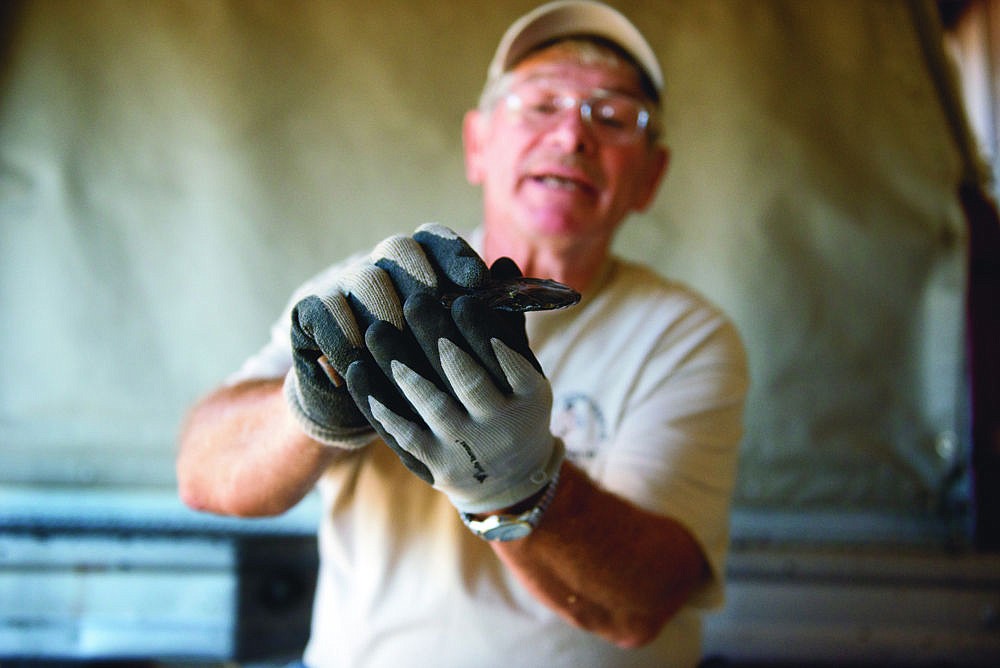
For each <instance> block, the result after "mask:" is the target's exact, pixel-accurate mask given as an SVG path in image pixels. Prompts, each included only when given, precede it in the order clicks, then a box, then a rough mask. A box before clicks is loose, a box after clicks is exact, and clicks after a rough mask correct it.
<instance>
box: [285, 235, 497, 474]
mask: <svg viewBox="0 0 1000 668" xmlns="http://www.w3.org/2000/svg"><path fill="white" fill-rule="evenodd" d="M488 277H489V271H488V269H487V268H486V266H485V265H484V264H483V262H482V260H481V259H480V258H479V256H478V255H477V254H476V253H475V252H474V251H473V250H472V249H471V248H470V247H469V246H468V244H466V243H465V242H464V241H463V240H462V239H461V238H459V237H458V236H457V235H455V233H454V232H452V231H451V230H449V229H448V228H446V227H443V226H441V225H435V224H428V225H423V226H421V227H420V228H418V230H417V232H416V233H415V234H414V235H413V237H407V236H394V237H390V238H388V239H386V240H384V241H383V242H381V243H380V244H378V246H376V247H375V249H374V250H373V251H372V253H371V255H370V256H369V257H368V258H366V259H364V260H362V261H359V262H357V263H355V264H354V265H352V266H351V267H349V268H348V269H347V270H346V271H345V272H344V273H343V274H342V275H341V276H340V277H339V278H338V280H337V282H336V285H335V287H334V289H333V290H331V291H330V292H329V293H328V294H324V295H311V296H309V297H306V298H305V299H303V300H301V301H300V302H299V303H298V304H296V306H295V308H294V309H293V311H292V327H291V343H292V357H293V367H292V369H291V370H290V371H289V373H288V376H287V377H286V379H285V397H286V400H287V401H288V405H289V407H290V408H291V410H292V413H293V415H295V417H296V418H297V420H298V422H299V424H300V425H301V426H302V428H303V430H304V431H305V433H306V434H308V435H309V436H311V437H312V438H314V439H316V440H318V441H320V442H322V443H326V444H328V445H334V446H338V447H342V448H347V449H355V448H360V447H362V446H364V445H366V444H367V443H369V442H370V441H371V440H373V439H374V437H375V433H374V432H373V430H372V428H371V425H370V424H369V421H368V419H366V415H365V413H368V410H367V405H366V406H365V409H366V410H365V411H364V412H362V411H359V410H358V406H357V405H356V404H355V402H354V401H353V400H352V398H351V396H350V393H349V392H348V389H347V387H346V385H345V384H344V382H343V378H345V377H346V374H347V370H348V368H349V367H350V365H351V364H352V363H354V362H358V361H364V360H371V357H370V354H369V353H368V351H367V350H366V347H365V343H364V337H363V335H362V332H364V331H365V329H367V328H368V327H369V326H370V325H371V324H373V323H375V322H382V323H388V324H389V325H391V326H392V328H394V329H395V330H396V331H400V332H404V331H406V322H405V319H404V317H403V312H402V307H401V304H400V296H403V297H404V298H405V297H406V296H408V295H411V294H416V293H421V294H427V295H433V296H436V297H440V295H441V294H443V293H445V292H454V291H456V290H460V289H471V288H475V287H476V286H478V285H480V284H482V283H484V282H485V281H486V280H487V279H488ZM397 288H398V292H397ZM417 366H418V368H420V369H422V370H424V371H426V363H425V364H424V365H423V366H421V365H419V364H417ZM369 384H370V385H371V386H372V387H373V388H376V391H377V392H379V394H380V396H383V397H390V396H391V395H392V394H393V393H394V392H395V391H394V390H393V388H392V385H391V383H389V381H388V379H385V378H377V377H373V378H371V379H369ZM387 401H389V403H390V404H391V405H393V406H394V407H395V408H396V409H397V410H400V411H404V412H405V411H406V410H407V405H406V402H405V400H404V399H403V398H402V396H401V395H399V394H398V393H395V397H393V398H391V399H389V398H387ZM401 456H402V457H403V459H404V462H406V463H407V464H408V465H412V466H414V467H416V468H417V469H418V470H421V469H422V466H421V465H419V463H417V462H412V461H410V460H409V457H408V456H404V455H401Z"/></svg>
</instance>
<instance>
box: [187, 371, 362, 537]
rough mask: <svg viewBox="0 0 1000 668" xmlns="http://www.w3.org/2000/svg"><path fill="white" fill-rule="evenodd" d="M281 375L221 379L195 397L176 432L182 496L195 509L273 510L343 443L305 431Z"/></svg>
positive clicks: (305, 485)
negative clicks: (287, 398) (228, 383)
mask: <svg viewBox="0 0 1000 668" xmlns="http://www.w3.org/2000/svg"><path fill="white" fill-rule="evenodd" d="M282 382H283V379H280V378H278V379H274V380H254V381H246V382H243V383H239V384H237V385H233V386H225V387H221V388H219V389H217V390H215V391H214V392H212V393H211V394H209V395H207V396H206V397H204V398H203V399H202V400H201V401H199V402H198V403H197V404H196V405H195V406H194V408H192V409H191V412H190V413H189V415H188V418H187V421H186V422H185V424H184V427H183V429H182V432H181V438H180V452H179V454H178V457H177V478H178V485H179V490H180V496H181V499H182V500H183V501H184V503H186V504H187V505H188V506H190V507H192V508H194V509H196V510H203V511H208V512H214V513H221V514H226V515H239V516H245V517H252V516H262V515H277V514H280V513H283V512H285V511H286V510H288V509H290V508H291V507H293V506H294V505H295V504H296V503H298V502H299V501H300V500H302V498H303V497H304V496H305V495H306V494H307V493H308V492H309V491H310V490H311V489H312V487H313V485H315V483H316V481H317V480H318V479H319V477H320V475H322V473H323V471H324V470H325V469H326V468H327V467H328V466H329V465H330V464H331V463H333V462H334V461H335V460H336V459H337V458H339V457H344V456H346V455H348V454H349V452H348V451H346V450H341V449H339V448H335V447H330V446H325V445H323V444H321V443H318V442H316V441H314V440H312V439H311V438H309V437H308V436H306V435H305V434H304V433H303V431H302V429H301V427H300V426H299V425H298V423H297V422H296V421H295V420H294V419H293V417H292V415H291V413H290V412H289V409H288V404H287V402H286V401H285V398H284V397H283V395H282Z"/></svg>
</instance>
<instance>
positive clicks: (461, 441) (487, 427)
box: [347, 260, 564, 513]
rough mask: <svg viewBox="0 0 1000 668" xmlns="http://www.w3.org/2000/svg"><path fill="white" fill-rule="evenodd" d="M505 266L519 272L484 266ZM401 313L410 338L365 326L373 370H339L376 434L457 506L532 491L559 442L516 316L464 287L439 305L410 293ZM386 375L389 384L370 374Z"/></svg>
mask: <svg viewBox="0 0 1000 668" xmlns="http://www.w3.org/2000/svg"><path fill="white" fill-rule="evenodd" d="M512 271H513V272H516V275H519V272H517V269H516V265H514V264H513V262H511V261H509V260H504V261H498V263H497V264H495V265H494V267H493V272H492V273H493V277H494V278H499V277H503V275H504V274H507V275H510V272H512ZM404 316H405V318H406V322H407V324H408V325H409V333H410V334H411V335H410V336H408V335H406V333H405V332H400V331H399V330H398V329H397V328H395V327H393V326H391V325H389V324H387V323H384V322H376V323H373V324H372V325H371V326H370V327H369V328H368V329H367V332H366V335H365V339H366V343H367V345H368V349H369V351H370V352H371V355H372V358H373V360H374V362H375V364H377V365H378V367H379V368H378V369H374V368H372V366H371V362H370V361H368V360H359V361H357V362H354V363H352V364H351V365H350V367H349V369H348V373H347V381H348V387H349V388H350V390H351V393H352V394H353V395H354V398H355V401H356V403H357V404H358V406H360V407H361V408H362V410H365V412H366V414H367V415H368V417H369V420H371V422H372V424H373V425H374V426H375V428H376V430H378V432H379V434H380V435H381V436H382V438H383V440H385V442H386V443H387V444H389V445H390V447H392V448H393V449H394V450H395V451H396V452H397V453H398V454H400V456H401V457H402V458H404V462H405V461H407V460H409V461H411V462H412V461H416V462H419V464H420V467H419V468H416V467H414V466H413V465H412V464H408V465H409V466H410V468H411V470H414V472H416V473H418V474H421V475H422V477H424V479H425V480H427V482H429V483H431V484H432V485H433V486H434V487H435V488H436V489H438V490H440V491H442V492H444V493H445V494H446V495H447V496H448V498H449V499H450V501H451V502H452V504H453V505H454V506H455V507H456V508H457V509H458V510H460V511H462V512H467V513H477V512H484V511H489V510H497V509H501V508H505V507H508V506H511V505H513V504H515V503H517V502H519V501H522V500H524V499H526V498H528V497H530V496H532V495H534V494H535V493H537V492H539V491H540V490H541V489H542V488H543V487H545V486H546V485H547V484H548V483H549V481H550V480H551V479H552V476H553V475H554V474H555V473H556V471H557V470H558V469H559V466H560V464H561V462H562V459H563V454H564V450H563V446H562V442H561V441H559V440H558V439H556V438H554V437H553V436H552V434H551V432H550V430H549V420H550V413H551V409H552V392H551V388H550V386H549V383H548V381H547V380H546V378H545V376H544V374H543V373H542V371H541V367H540V365H539V364H538V361H537V360H536V359H535V357H534V355H533V354H532V352H531V350H530V348H529V347H528V341H527V336H526V335H525V332H524V316H523V314H520V313H501V312H498V311H495V310H493V309H490V308H489V307H488V306H486V305H485V304H484V303H483V302H481V301H480V300H478V299H477V298H476V297H475V296H473V295H466V296H460V297H458V298H457V299H455V301H454V302H453V303H452V305H451V307H450V309H449V308H447V307H445V306H443V305H442V303H441V300H439V299H435V298H434V297H433V296H431V295H428V294H426V293H414V294H412V295H411V296H409V297H408V298H407V299H406V301H405V302H404ZM428 366H429V367H430V369H429V370H428ZM380 370H381V372H380ZM383 374H384V375H383ZM386 377H387V378H389V379H391V382H392V385H393V387H392V388H390V389H389V390H386V389H385V387H384V385H383V386H381V387H380V386H379V384H378V383H377V382H373V380H374V379H378V378H386ZM393 390H394V391H393ZM399 396H402V397H403V398H405V405H404V406H403V408H402V409H401V408H400V402H399V400H398V398H399ZM366 408H367V410H366Z"/></svg>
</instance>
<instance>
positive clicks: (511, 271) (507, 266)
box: [490, 255, 524, 281]
mask: <svg viewBox="0 0 1000 668" xmlns="http://www.w3.org/2000/svg"><path fill="white" fill-rule="evenodd" d="M490 275H491V276H492V277H493V280H496V281H503V280H507V279H511V278H521V277H522V276H524V273H523V272H522V271H521V268H520V267H518V266H517V263H516V262H514V260H512V259H510V258H509V257H507V256H506V255H505V256H503V257H499V258H497V259H496V260H495V261H494V262H493V265H492V266H491V267H490Z"/></svg>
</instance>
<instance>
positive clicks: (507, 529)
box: [483, 520, 533, 541]
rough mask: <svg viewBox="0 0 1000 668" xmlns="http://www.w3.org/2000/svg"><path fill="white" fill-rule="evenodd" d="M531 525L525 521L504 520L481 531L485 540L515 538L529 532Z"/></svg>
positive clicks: (522, 536)
mask: <svg viewBox="0 0 1000 668" xmlns="http://www.w3.org/2000/svg"><path fill="white" fill-rule="evenodd" d="M532 529H533V527H532V526H531V525H530V524H528V523H527V522H525V521H517V520H515V521H512V522H505V523H503V524H501V525H499V526H495V527H493V528H492V529H487V530H486V531H484V532H483V538H485V539H486V540H500V541H505V540H517V539H518V538H524V537H525V536H527V535H528V534H530V533H531V530H532Z"/></svg>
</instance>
